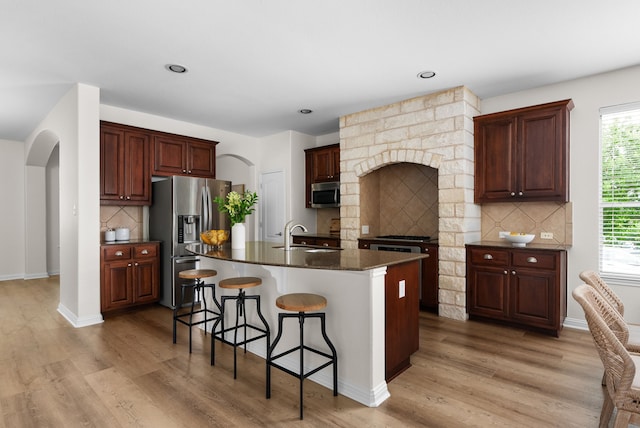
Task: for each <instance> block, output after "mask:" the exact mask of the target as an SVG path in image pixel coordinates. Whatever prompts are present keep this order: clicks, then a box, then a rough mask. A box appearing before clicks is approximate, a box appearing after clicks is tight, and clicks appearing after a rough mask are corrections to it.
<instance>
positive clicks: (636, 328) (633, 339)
mask: <svg viewBox="0 0 640 428" xmlns="http://www.w3.org/2000/svg"><path fill="white" fill-rule="evenodd" d="M579 276H580V279H582V280H583V281H584V282H585V283H586V284H587V285H589V286H591V287H593V288H594V289H595V290H596V291H597V292H598V293H599V294H600V295H601V296H602V297H604V299H605V300H606V301H607V302H608V303H609V304H610V305H611V306H612V307H613V308H614V309H615V310H616V311H617V312H618V313H619V314H620V317H622V318H623V319H624V303H622V299H620V297H618V295H617V294H616V293H615V292H614V291H613V289H611V287H609V285H608V284H607V283H606V282H605V281H604V280H603V279H602V277H601V276H600V275H599V274H598V273H597V272H594V271H592V270H585V271H584V272H581V273H580V275H579ZM626 326H627V329H628V334H629V338H628V340H627V342H626V343H625V342H623V345H624V346H625V348H627V350H628V351H629V352H638V353H640V325H638V324H629V323H626Z"/></svg>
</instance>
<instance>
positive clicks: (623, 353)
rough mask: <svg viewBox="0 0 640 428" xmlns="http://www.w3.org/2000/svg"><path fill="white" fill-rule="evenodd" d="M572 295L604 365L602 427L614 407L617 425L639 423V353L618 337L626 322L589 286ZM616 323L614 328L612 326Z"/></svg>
mask: <svg viewBox="0 0 640 428" xmlns="http://www.w3.org/2000/svg"><path fill="white" fill-rule="evenodd" d="M572 294H573V298H574V299H575V300H576V301H577V302H578V303H579V304H580V306H582V309H583V310H584V314H585V318H586V320H587V324H588V325H589V331H590V332H591V335H592V336H593V341H594V343H595V345H596V349H597V350H598V354H599V355H600V359H601V360H602V364H603V365H604V375H605V378H606V388H607V394H606V395H605V398H604V403H603V405H602V411H601V412H600V424H599V426H600V428H605V427H607V426H608V425H609V420H610V419H611V415H612V413H613V408H614V406H615V408H616V409H617V413H616V417H615V420H614V428H620V427H627V426H628V425H629V424H630V423H633V424H638V423H640V375H637V374H636V366H640V356H639V355H634V354H630V353H629V351H628V350H627V349H626V348H625V346H624V345H623V342H622V341H621V340H620V339H618V334H620V332H621V331H622V336H623V339H624V325H625V322H624V320H623V319H622V316H621V315H620V314H619V313H618V312H617V311H616V310H615V309H613V307H611V305H610V304H609V303H608V302H606V301H605V299H604V298H603V297H602V296H601V295H600V294H599V293H598V292H596V291H595V290H594V289H593V288H592V287H590V286H588V285H580V286H578V287H577V288H576V289H575V290H573V293H572ZM610 326H613V329H612V328H610Z"/></svg>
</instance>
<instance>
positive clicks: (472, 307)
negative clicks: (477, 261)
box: [467, 266, 509, 319]
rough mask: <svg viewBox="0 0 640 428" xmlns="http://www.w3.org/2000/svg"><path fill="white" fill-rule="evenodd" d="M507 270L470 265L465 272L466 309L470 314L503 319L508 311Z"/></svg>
mask: <svg viewBox="0 0 640 428" xmlns="http://www.w3.org/2000/svg"><path fill="white" fill-rule="evenodd" d="M507 273H508V271H507V270H506V269H504V268H495V267H484V266H482V267H479V266H470V267H469V268H468V273H467V310H468V311H469V314H470V315H480V316H484V317H490V318H495V319H505V318H506V317H507V313H508V303H507V302H508V298H509V294H508V288H507V286H508V281H509V276H508V275H507Z"/></svg>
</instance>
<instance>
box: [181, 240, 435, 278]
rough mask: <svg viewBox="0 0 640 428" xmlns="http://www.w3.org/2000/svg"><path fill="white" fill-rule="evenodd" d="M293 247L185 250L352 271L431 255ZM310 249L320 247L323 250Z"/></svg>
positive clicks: (261, 244)
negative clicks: (289, 249) (287, 249)
mask: <svg viewBox="0 0 640 428" xmlns="http://www.w3.org/2000/svg"><path fill="white" fill-rule="evenodd" d="M274 247H281V248H274ZM291 247H292V248H294V249H292V250H291V251H284V249H282V245H280V244H278V243H277V242H262V241H257V242H247V244H246V248H245V249H244V250H232V249H231V247H230V245H229V244H228V243H227V244H225V245H224V246H223V247H222V249H217V248H216V247H213V246H210V245H206V244H189V245H187V246H186V250H187V251H188V252H191V253H194V254H198V255H201V256H205V257H211V258H214V259H220V260H229V261H235V262H240V263H251V264H259V265H267V266H284V267H297V268H307V269H329V270H352V271H362V270H368V269H374V268H378V267H383V266H391V265H396V264H401V263H406V262H410V261H414V260H420V259H423V258H426V257H428V254H420V253H400V252H393V251H371V250H357V249H344V250H332V251H329V252H327V248H326V247H314V246H301V245H292V246H291ZM307 250H320V251H321V252H309V251H307Z"/></svg>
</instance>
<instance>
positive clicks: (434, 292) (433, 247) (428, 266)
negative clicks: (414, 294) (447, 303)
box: [420, 244, 439, 313]
mask: <svg viewBox="0 0 640 428" xmlns="http://www.w3.org/2000/svg"><path fill="white" fill-rule="evenodd" d="M422 252H423V253H427V254H429V257H427V258H426V259H422V281H421V283H420V308H421V309H424V310H426V311H429V312H435V313H438V292H439V287H438V280H439V271H438V265H439V263H438V244H423V245H422Z"/></svg>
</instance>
